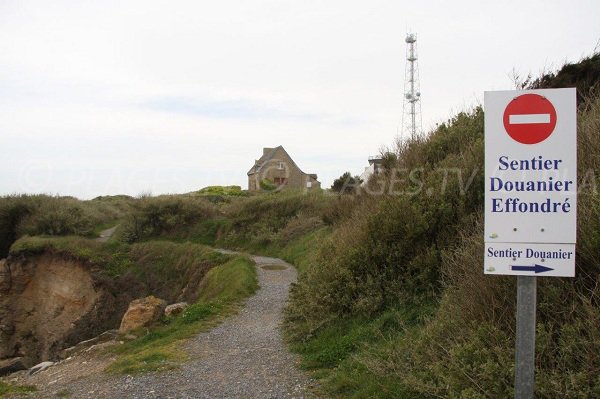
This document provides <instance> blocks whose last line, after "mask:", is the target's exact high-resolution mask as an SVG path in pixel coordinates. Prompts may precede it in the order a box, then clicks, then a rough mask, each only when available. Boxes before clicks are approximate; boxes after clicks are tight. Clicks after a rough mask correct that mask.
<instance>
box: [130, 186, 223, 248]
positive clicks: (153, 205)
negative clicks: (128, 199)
mask: <svg viewBox="0 0 600 399" xmlns="http://www.w3.org/2000/svg"><path fill="white" fill-rule="evenodd" d="M132 206H133V210H132V212H131V214H130V215H129V217H128V220H127V222H126V226H125V227H124V229H123V230H122V233H121V234H122V237H123V239H124V240H125V241H128V242H134V241H138V240H141V239H146V238H150V237H157V236H159V235H170V236H182V235H186V234H187V233H188V232H189V230H190V229H191V228H192V227H193V226H194V225H195V224H198V223H200V222H202V221H204V220H207V219H210V218H212V217H213V216H215V215H216V214H217V210H216V208H215V206H214V205H213V204H211V203H210V202H208V201H207V200H205V199H204V198H201V197H191V196H171V195H164V196H159V197H142V198H139V199H138V200H137V201H135V202H134V203H133V205H132Z"/></svg>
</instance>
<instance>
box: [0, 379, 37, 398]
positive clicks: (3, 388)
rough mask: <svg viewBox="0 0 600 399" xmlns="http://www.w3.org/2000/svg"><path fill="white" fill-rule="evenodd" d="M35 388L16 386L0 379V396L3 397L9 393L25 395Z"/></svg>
mask: <svg viewBox="0 0 600 399" xmlns="http://www.w3.org/2000/svg"><path fill="white" fill-rule="evenodd" d="M35 390H36V389H35V387H33V386H29V385H24V386H17V385H11V384H9V383H7V382H4V381H0V398H5V397H8V396H9V395H26V394H28V393H31V392H35Z"/></svg>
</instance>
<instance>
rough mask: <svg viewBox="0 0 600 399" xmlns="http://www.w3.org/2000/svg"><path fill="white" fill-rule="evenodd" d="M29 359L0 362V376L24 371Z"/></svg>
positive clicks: (22, 358)
mask: <svg viewBox="0 0 600 399" xmlns="http://www.w3.org/2000/svg"><path fill="white" fill-rule="evenodd" d="M28 364H31V363H29V359H27V358H25V357H13V358H10V359H2V360H0V376H3V375H8V374H12V373H15V372H17V371H21V370H26V369H27V367H28Z"/></svg>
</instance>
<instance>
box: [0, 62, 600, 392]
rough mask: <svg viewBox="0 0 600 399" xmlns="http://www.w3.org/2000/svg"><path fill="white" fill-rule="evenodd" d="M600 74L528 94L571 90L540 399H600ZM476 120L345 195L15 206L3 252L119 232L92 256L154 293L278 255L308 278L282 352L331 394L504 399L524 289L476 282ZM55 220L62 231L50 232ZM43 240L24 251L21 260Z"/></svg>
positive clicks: (402, 148) (564, 77) (551, 82)
mask: <svg viewBox="0 0 600 399" xmlns="http://www.w3.org/2000/svg"><path fill="white" fill-rule="evenodd" d="M599 71H600V55H598V54H596V55H593V56H592V57H589V58H586V59H584V60H582V61H581V62H579V63H575V64H567V65H565V66H564V67H563V68H562V69H561V70H559V71H557V72H552V73H548V74H545V75H544V76H542V77H540V78H538V79H535V80H531V79H529V80H527V81H526V82H524V83H523V84H522V85H523V88H545V87H564V86H565V85H566V86H576V87H577V88H578V110H579V111H578V112H579V114H578V162H579V170H578V178H579V182H578V183H579V199H578V232H577V236H578V244H577V255H576V257H577V266H576V267H577V269H576V270H577V277H576V278H572V279H568V278H543V277H542V278H540V279H539V288H538V314H537V317H538V319H537V320H538V322H537V341H536V372H537V374H536V381H537V383H536V397H539V398H557V397H561V398H589V397H600V377H598V376H599V375H600V373H599V371H600V301H599V296H598V295H599V291H598V290H599V288H598V287H600V280H599V279H600V277H599V276H600V196H599V195H598V183H599V182H598V177H599V173H600V157H599V156H598V154H600V96H599V95H598V91H597V90H598V89H597V87H598V79H599V76H600V73H599ZM483 116H484V111H483V109H482V108H481V107H475V108H474V109H472V110H469V111H465V112H460V113H458V114H457V115H455V116H454V117H453V118H451V119H450V120H448V121H447V122H446V123H442V124H440V125H439V126H438V127H437V128H436V129H435V130H434V131H432V132H431V133H430V134H429V135H428V136H427V137H424V138H419V139H416V140H412V141H403V142H398V143H397V144H396V147H395V151H394V152H393V153H390V154H386V163H385V165H384V166H385V167H384V170H383V173H381V174H379V175H376V176H375V177H373V178H372V179H371V180H370V181H369V182H367V184H366V186H364V187H363V188H361V189H359V190H349V192H351V194H336V193H332V192H317V193H304V192H301V191H299V192H294V191H282V192H272V193H264V194H261V195H251V194H249V193H245V192H240V190H238V189H237V188H232V187H225V188H219V187H210V188H207V189H204V190H200V191H198V192H194V193H190V194H187V195H179V196H173V195H171V196H160V197H140V198H121V197H119V198H100V199H96V200H93V201H84V202H79V201H76V200H73V199H69V198H54V197H45V196H41V197H37V196H34V197H27V196H11V197H6V198H3V199H0V244H1V245H2V246H0V249H2V248H5V249H6V252H8V248H9V247H10V245H13V242H14V241H15V240H16V239H18V238H19V237H20V236H22V235H24V234H28V235H40V234H44V235H64V234H78V235H83V236H88V237H90V236H93V234H94V232H97V231H99V230H98V229H99V228H100V227H101V226H106V225H107V223H109V224H110V223H114V224H116V223H117V222H118V223H119V229H118V231H117V233H116V236H115V237H114V238H113V239H112V240H111V241H112V242H109V243H108V244H105V245H101V246H100V247H99V248H101V250H100V251H95V252H94V253H95V254H96V256H100V255H98V254H102V253H106V256H107V257H108V258H107V259H108V261H107V262H106V265H107V266H106V268H105V270H106V273H108V274H109V275H112V276H121V275H124V273H125V274H127V273H132V275H136V274H135V273H137V272H140V270H143V273H142V274H140V276H141V275H144V276H146V275H148V276H153V277H152V281H153V282H154V284H155V285H154V286H152V285H151V284H147V285H148V286H152V291H157V292H161V290H164V289H165V287H168V286H171V285H173V284H176V285H177V284H178V285H181V284H182V283H183V282H184V281H185V280H186V279H187V278H188V277H189V276H188V274H186V271H185V270H188V269H186V268H187V266H185V267H184V266H182V265H188V264H189V265H192V264H193V257H194V251H196V250H198V248H199V246H198V245H199V244H201V245H208V246H213V247H225V248H230V249H239V250H245V251H249V252H252V253H256V254H264V255H274V256H280V257H283V258H284V259H286V260H288V261H290V262H292V263H294V264H295V265H296V266H297V267H298V269H299V271H300V274H299V280H298V282H297V284H295V285H294V286H293V287H292V290H291V296H290V302H289V305H288V307H287V309H286V314H285V326H284V328H285V333H286V337H287V339H288V341H289V343H290V345H291V346H292V348H293V349H294V350H295V351H297V352H298V353H300V354H301V355H302V366H303V367H304V368H306V369H308V370H312V372H313V374H314V375H315V376H316V377H317V378H320V380H321V386H322V389H323V391H324V392H323V394H329V395H331V396H333V397H353V398H372V397H376V398H419V397H423V398H440V397H444V398H446V397H448V398H458V397H460V398H488V397H493V398H496V397H511V396H513V394H514V393H513V387H512V385H513V375H514V340H515V302H516V284H515V278H514V277H506V276H505V277H503V276H486V275H484V274H483V265H482V264H483V199H484V191H483V179H484V176H483V173H484V170H483V164H484V162H483V161H484V136H483V120H484V119H483ZM52 207H54V208H56V209H57V210H56V211H55V212H54V215H55V217H56V218H57V219H58V220H63V221H64V222H63V223H62V224H60V223H59V224H58V225H59V226H61V227H60V228H54V227H53V228H47V227H46V226H47V225H48V223H43V221H44V220H45V214H46V212H43V211H42V209H54V208H52ZM74 209H75V210H76V211H73V210H74ZM101 209H105V210H106V211H105V212H104V211H101V212H98V211H99V210H101ZM71 213H72V214H73V215H72V216H71V215H70V216H68V217H67V214H71ZM99 215H100V216H99ZM50 219H52V218H50ZM50 225H52V226H54V225H53V224H52V223H50ZM46 239H47V238H24V239H23V241H21V242H17V243H16V244H14V245H13V250H12V251H16V250H18V248H20V246H23V245H24V243H27V242H31V241H34V243H35V240H46ZM52 240H53V242H59V243H60V242H61V241H60V240H61V239H57V238H53V239H52ZM62 240H66V241H67V242H70V241H71V240H72V239H71V238H63V239H62ZM28 245H33V244H28ZM61 245H62V244H61ZM65 245H66V244H65ZM94 245H96V244H94ZM98 245H100V244H98ZM34 246H35V245H34ZM201 248H205V247H201ZM202 251H205V250H204V249H203V250H202ZM120 253H121V254H122V255H117V256H115V255H114V254H120ZM85 254H86V252H85V251H84V254H83V255H85ZM163 255H164V256H163ZM1 256H3V255H2V254H0V257H1ZM102 256H104V255H102ZM214 256H217V255H214ZM128 262H131V263H128ZM186 262H188V263H186ZM189 262H192V263H189ZM178 265H179V266H178ZM181 267H184V268H183V269H181ZM136 270H137V271H136ZM205 270H209V268H206V269H205ZM212 270H217V269H216V268H214V269H212ZM161 278H162V280H163V281H161ZM225 288H226V287H223V289H225ZM197 294H198V295H199V298H200V299H199V300H200V301H202V300H204V299H203V296H202V289H200V291H198V292H197ZM245 295H246V294H245ZM174 325H177V324H174ZM169 328H170V327H169ZM157 339H158V340H160V339H161V338H160V337H158V338H157ZM150 342H152V341H151V340H150V341H148V343H149V344H150ZM144 345H145V344H144ZM142 347H143V345H142V344H140V347H139V348H142ZM135 348H137V347H136V346H135V345H133V346H132V349H131V350H132V351H135V350H137V349H135ZM146 349H147V347H143V348H142V349H141V350H142V351H143V350H146ZM136 353H137V352H136ZM123 367H124V368H125V369H127V367H129V366H127V365H123Z"/></svg>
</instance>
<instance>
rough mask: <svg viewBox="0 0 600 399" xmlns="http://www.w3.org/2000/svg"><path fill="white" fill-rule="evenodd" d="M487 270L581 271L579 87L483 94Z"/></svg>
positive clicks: (559, 273)
mask: <svg viewBox="0 0 600 399" xmlns="http://www.w3.org/2000/svg"><path fill="white" fill-rule="evenodd" d="M484 105H485V243H486V244H485V255H484V259H485V261H484V270H485V273H486V274H511V275H539V276H568V277H573V276H574V275H575V242H576V232H577V120H576V99H575V89H545V90H530V91H495V92H486V93H485V102H484Z"/></svg>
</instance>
